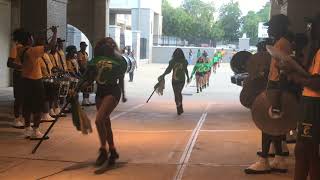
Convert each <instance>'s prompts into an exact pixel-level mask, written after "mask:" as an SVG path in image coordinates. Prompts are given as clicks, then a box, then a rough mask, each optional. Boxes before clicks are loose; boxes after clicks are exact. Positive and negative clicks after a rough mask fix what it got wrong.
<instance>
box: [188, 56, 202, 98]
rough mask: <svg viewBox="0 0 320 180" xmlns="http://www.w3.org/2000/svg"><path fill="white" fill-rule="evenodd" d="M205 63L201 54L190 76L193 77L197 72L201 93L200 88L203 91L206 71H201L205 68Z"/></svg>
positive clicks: (198, 87)
mask: <svg viewBox="0 0 320 180" xmlns="http://www.w3.org/2000/svg"><path fill="white" fill-rule="evenodd" d="M203 63H204V60H203V57H202V56H200V57H199V58H198V60H197V62H196V64H195V65H194V67H193V70H192V72H191V76H190V79H192V78H193V75H194V74H196V86H197V93H199V89H200V92H202V85H203V76H204V73H203V72H202V71H201V69H202V68H203Z"/></svg>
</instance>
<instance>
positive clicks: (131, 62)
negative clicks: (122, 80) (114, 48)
mask: <svg viewBox="0 0 320 180" xmlns="http://www.w3.org/2000/svg"><path fill="white" fill-rule="evenodd" d="M122 57H123V59H124V60H125V61H126V62H127V71H126V73H130V72H132V71H134V69H135V68H136V65H137V62H136V60H135V59H134V58H133V57H131V56H128V55H124V54H123V55H122Z"/></svg>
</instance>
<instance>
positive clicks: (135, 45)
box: [132, 31, 140, 61]
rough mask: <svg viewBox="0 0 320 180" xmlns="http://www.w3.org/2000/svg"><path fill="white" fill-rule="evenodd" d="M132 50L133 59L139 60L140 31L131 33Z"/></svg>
mask: <svg viewBox="0 0 320 180" xmlns="http://www.w3.org/2000/svg"><path fill="white" fill-rule="evenodd" d="M132 50H133V51H134V58H135V59H136V60H137V61H139V60H140V31H132Z"/></svg>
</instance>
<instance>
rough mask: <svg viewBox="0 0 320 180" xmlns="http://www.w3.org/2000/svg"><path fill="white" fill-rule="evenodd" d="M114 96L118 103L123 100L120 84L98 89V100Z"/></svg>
mask: <svg viewBox="0 0 320 180" xmlns="http://www.w3.org/2000/svg"><path fill="white" fill-rule="evenodd" d="M108 95H112V96H113V97H114V98H115V99H116V100H117V101H118V102H119V101H120V98H121V88H120V86H119V85H118V84H113V85H99V84H98V87H97V92H96V98H103V97H104V96H108Z"/></svg>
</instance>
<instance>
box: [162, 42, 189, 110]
mask: <svg viewBox="0 0 320 180" xmlns="http://www.w3.org/2000/svg"><path fill="white" fill-rule="evenodd" d="M187 66H188V61H187V60H186V58H185V56H184V53H183V51H182V49H180V48H177V49H176V50H175V51H174V52H173V54H172V59H171V60H170V62H169V66H168V67H167V69H166V70H165V72H164V73H163V74H162V75H161V76H159V78H158V80H159V82H160V81H162V80H164V77H165V76H166V75H167V74H169V73H170V72H171V71H173V72H172V88H173V92H174V99H175V102H176V107H177V114H178V115H180V114H182V113H183V105H182V94H181V92H182V89H183V87H184V84H185V81H186V79H185V77H186V76H187V83H189V82H190V79H189V73H188V68H187Z"/></svg>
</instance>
